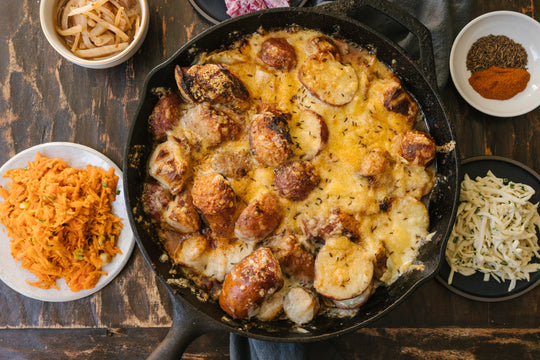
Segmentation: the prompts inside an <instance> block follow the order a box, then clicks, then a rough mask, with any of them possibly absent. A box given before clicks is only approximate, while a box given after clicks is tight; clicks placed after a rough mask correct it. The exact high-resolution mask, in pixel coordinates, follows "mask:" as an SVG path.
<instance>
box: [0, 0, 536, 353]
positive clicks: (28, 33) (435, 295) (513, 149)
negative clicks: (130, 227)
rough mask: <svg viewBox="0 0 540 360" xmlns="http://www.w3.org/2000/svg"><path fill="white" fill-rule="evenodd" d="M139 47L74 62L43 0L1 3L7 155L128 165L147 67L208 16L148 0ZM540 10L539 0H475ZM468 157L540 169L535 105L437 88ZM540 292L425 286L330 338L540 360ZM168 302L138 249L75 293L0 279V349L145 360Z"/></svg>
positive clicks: (485, 5)
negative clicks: (42, 150)
mask: <svg viewBox="0 0 540 360" xmlns="http://www.w3.org/2000/svg"><path fill="white" fill-rule="evenodd" d="M149 5H150V16H151V18H150V31H149V32H148V36H147V38H146V40H145V42H144V44H143V46H142V47H141V49H140V51H139V52H138V53H137V54H136V55H135V56H134V57H133V58H132V59H131V60H129V61H127V62H126V63H125V64H122V65H120V66H117V67H115V68H112V69H107V70H91V69H85V68H82V67H78V66H76V65H74V64H71V63H70V62H68V61H66V60H64V59H63V58H61V57H60V56H59V55H58V54H57V53H56V52H55V51H54V50H53V49H52V47H51V46H50V45H49V44H48V43H47V40H46V39H45V37H44V36H43V34H42V32H41V29H40V23H39V1H35V0H34V1H28V0H23V1H18V0H3V1H0V24H1V25H2V27H1V29H2V30H1V31H0V49H1V50H0V164H3V163H4V162H6V161H7V160H8V159H9V158H11V157H12V156H13V155H15V154H16V153H17V152H20V151H22V150H24V149H26V148H28V147H31V146H33V145H37V144H41V143H45V142H51V141H71V142H76V143H80V144H83V145H87V146H90V147H92V148H94V149H96V150H98V151H101V152H102V153H104V154H105V155H106V156H108V157H109V158H111V159H112V160H113V161H115V162H116V163H117V164H118V165H121V164H122V157H123V151H124V146H125V144H126V142H127V136H128V129H129V125H130V123H131V121H132V118H133V116H134V113H135V111H136V107H137V104H138V102H139V98H140V93H141V89H142V86H143V83H144V79H145V76H146V74H147V73H148V72H149V71H150V70H151V69H152V68H153V67H154V66H156V65H158V64H159V63H161V62H162V61H164V60H165V59H166V58H167V57H169V56H171V55H172V54H173V53H174V52H175V51H176V50H177V49H179V48H180V47H181V46H182V45H183V44H184V43H185V42H186V41H187V40H189V39H191V38H192V37H193V36H195V35H197V34H199V33H200V32H202V31H203V30H204V29H206V28H208V27H209V26H210V24H209V23H207V22H206V21H205V20H204V19H203V18H202V17H200V16H199V15H197V14H196V13H195V11H194V10H193V9H192V7H191V6H190V5H189V3H188V0H176V1H172V0H161V1H158V0H150V1H149ZM494 10H514V11H519V12H522V13H525V14H527V15H529V16H532V17H533V18H536V19H538V18H539V17H540V0H534V1H533V0H530V1H517V0H512V1H509V0H483V1H480V0H477V1H473V13H472V14H471V18H473V17H476V16H478V15H481V14H483V13H486V12H489V11H494ZM442 96H443V99H444V101H445V105H446V108H447V111H448V114H449V115H450V117H451V120H452V124H453V127H454V129H455V131H456V135H457V139H458V144H459V150H460V153H461V156H462V157H470V156H475V155H483V154H493V155H499V156H505V157H509V158H512V159H515V160H518V161H520V162H522V163H524V164H526V165H528V166H529V167H531V168H533V169H535V170H536V171H537V172H540V141H539V140H538V139H539V138H540V109H536V110H534V111H532V112H530V113H529V114H526V115H523V116H519V117H515V118H508V119H503V118H495V117H491V116H488V115H484V114H482V113H479V112H478V111H476V110H474V109H473V108H472V107H470V106H469V105H468V104H467V103H466V102H465V101H464V100H463V99H462V98H461V97H460V96H459V95H458V93H457V92H456V90H455V88H454V86H453V85H452V83H451V82H449V85H448V86H447V87H446V88H445V89H444V90H443V91H442ZM539 303H540V290H539V289H534V290H533V291H531V292H529V293H527V294H525V295H524V296H522V297H520V298H517V299H514V300H509V301H505V302H500V303H481V302H474V301H471V300H467V299H464V298H462V297H460V296H457V295H455V294H453V293H451V292H449V291H448V290H447V289H446V288H444V287H443V286H442V285H441V284H439V283H438V282H437V281H435V280H432V281H429V282H428V283H426V284H424V285H423V286H422V287H421V288H420V289H418V290H417V291H415V292H414V293H413V294H412V295H411V296H410V297H409V298H407V299H406V300H405V301H404V302H403V303H402V304H401V305H400V306H399V307H398V308H396V309H395V310H394V311H392V312H391V313H389V314H388V315H387V316H385V317H383V318H382V319H380V320H378V321H377V322H375V323H374V324H372V325H371V326H370V327H369V328H365V329H361V330H359V331H356V332H355V333H352V334H350V335H346V336H342V337H340V338H337V339H334V340H332V344H333V345H334V346H335V347H336V349H338V351H339V352H340V353H341V354H342V355H343V357H344V358H345V359H388V358H391V357H397V358H400V359H510V358H515V359H539V358H540V311H539V308H538V307H539V305H538V304H539ZM170 324H171V302H170V300H169V297H168V293H167V291H166V290H165V288H164V287H163V286H162V285H161V284H160V283H159V282H158V281H157V280H156V278H155V277H154V274H153V272H152V271H151V269H150V268H149V266H148V265H147V264H146V262H145V260H144V259H143V257H142V255H141V253H140V252H139V251H138V249H136V250H135V251H134V253H133V256H132V258H131V259H130V261H129V262H128V264H127V266H126V267H125V269H124V270H123V271H122V272H121V273H120V275H119V276H118V277H117V278H116V279H115V280H114V281H113V282H112V283H111V284H110V285H108V286H107V287H105V288H104V289H103V290H101V291H100V292H98V293H96V294H95V295H93V296H90V297H88V298H85V299H81V300H78V301H73V302H68V303H44V302H40V301H36V300H32V299H29V298H26V297H24V296H22V295H19V294H18V293H16V292H14V291H13V290H12V289H10V288H9V287H7V286H6V285H5V284H3V283H0V359H145V358H146V357H147V356H148V354H149V353H150V352H151V351H152V349H154V348H155V347H156V346H157V344H158V343H159V342H160V341H161V339H163V337H164V336H165V335H166V333H167V330H168V327H169V326H170ZM228 351H229V350H228V334H226V333H219V334H206V335H204V336H202V337H201V338H199V339H197V340H196V341H195V342H194V343H193V344H191V345H190V347H189V348H188V351H187V353H186V354H184V357H183V358H184V359H224V358H228Z"/></svg>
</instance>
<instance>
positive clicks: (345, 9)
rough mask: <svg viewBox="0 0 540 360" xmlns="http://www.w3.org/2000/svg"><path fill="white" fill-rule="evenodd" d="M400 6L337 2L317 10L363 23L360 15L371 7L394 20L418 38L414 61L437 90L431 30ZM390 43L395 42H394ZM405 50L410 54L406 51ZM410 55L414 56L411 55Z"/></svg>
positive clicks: (371, 0) (383, 0)
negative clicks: (416, 57) (359, 17)
mask: <svg viewBox="0 0 540 360" xmlns="http://www.w3.org/2000/svg"><path fill="white" fill-rule="evenodd" d="M398 4H399V2H397V1H396V3H391V2H389V1H387V0H337V1H334V2H331V3H326V4H323V5H321V6H318V7H317V9H321V10H322V11H323V12H325V13H329V14H336V15H340V16H346V17H348V18H351V19H354V20H357V21H360V22H362V20H361V19H358V15H359V14H361V9H362V8H364V9H365V8H367V7H369V8H372V9H373V10H375V11H377V12H379V14H381V15H385V16H387V17H389V18H390V19H392V20H394V21H395V22H397V23H398V24H400V25H401V26H403V27H404V28H405V29H407V30H408V31H409V32H410V33H411V34H413V35H414V36H415V37H416V40H418V47H419V53H420V54H419V58H418V59H417V60H414V59H413V60H414V61H415V62H416V63H417V64H418V65H419V66H420V68H421V70H422V71H423V73H424V74H426V76H427V78H428V80H429V81H430V82H431V83H432V84H433V85H434V86H435V88H437V74H436V70H435V59H434V53H433V43H432V40H431V33H430V31H429V29H428V28H426V27H425V26H424V24H422V23H421V22H420V21H419V20H418V19H417V18H416V17H414V16H413V15H411V14H409V12H407V11H406V10H405V9H403V8H401V7H400V6H399V5H398ZM368 26H369V25H368ZM371 28H372V27H371ZM372 30H373V31H375V32H377V33H379V35H382V37H385V38H387V39H388V37H387V36H385V35H384V33H383V34H381V33H380V32H379V31H377V29H373V28H372ZM389 40H390V39H389ZM390 41H391V42H393V41H392V40H390ZM400 48H401V47H400ZM404 50H405V52H407V53H408V51H407V50H406V49H404ZM409 55H412V54H410V53H409Z"/></svg>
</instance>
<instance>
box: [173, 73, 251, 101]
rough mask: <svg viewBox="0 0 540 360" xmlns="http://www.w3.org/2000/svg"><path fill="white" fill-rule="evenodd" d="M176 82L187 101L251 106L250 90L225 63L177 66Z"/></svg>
mask: <svg viewBox="0 0 540 360" xmlns="http://www.w3.org/2000/svg"><path fill="white" fill-rule="evenodd" d="M175 79H176V84H177V85H178V89H179V90H180V93H181V94H182V96H183V97H184V99H186V100H187V101H190V102H193V103H197V104H198V103H202V102H208V103H210V104H224V103H227V104H228V105H229V106H231V107H232V108H237V109H239V110H245V109H247V108H248V107H249V101H248V100H249V92H248V90H247V89H246V87H245V86H244V84H243V83H242V81H241V80H240V79H239V78H238V77H236V75H234V74H233V73H231V72H230V71H229V70H228V69H227V68H226V67H225V65H222V64H205V65H193V66H190V67H180V66H178V65H177V66H176V68H175Z"/></svg>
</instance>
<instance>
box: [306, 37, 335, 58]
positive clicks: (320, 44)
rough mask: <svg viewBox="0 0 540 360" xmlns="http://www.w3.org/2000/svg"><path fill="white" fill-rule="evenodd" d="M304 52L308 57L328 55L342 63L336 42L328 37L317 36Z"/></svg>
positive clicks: (310, 41) (307, 44) (308, 43)
mask: <svg viewBox="0 0 540 360" xmlns="http://www.w3.org/2000/svg"><path fill="white" fill-rule="evenodd" d="M304 51H305V53H306V54H307V55H309V56H313V55H328V54H331V55H332V56H333V57H334V59H336V60H337V61H341V54H340V52H339V49H338V47H337V46H336V44H334V42H333V41H332V40H331V39H330V38H327V37H326V36H317V37H314V38H313V39H311V40H309V41H308V42H307V43H306V47H305V48H304Z"/></svg>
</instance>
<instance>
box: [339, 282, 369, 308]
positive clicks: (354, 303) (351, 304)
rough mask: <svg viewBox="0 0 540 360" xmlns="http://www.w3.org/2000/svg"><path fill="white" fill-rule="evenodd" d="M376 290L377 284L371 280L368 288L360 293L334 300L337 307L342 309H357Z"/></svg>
mask: <svg viewBox="0 0 540 360" xmlns="http://www.w3.org/2000/svg"><path fill="white" fill-rule="evenodd" d="M374 292H375V286H374V285H373V282H371V284H370V285H369V286H368V288H367V289H366V290H364V291H363V292H362V293H361V294H360V295H358V296H355V297H353V298H351V299H347V300H334V301H333V302H334V305H336V307H338V308H340V309H346V310H347V309H357V308H359V307H360V306H362V305H364V304H365V303H366V302H367V301H368V299H369V298H370V297H371V295H373V293H374Z"/></svg>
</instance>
